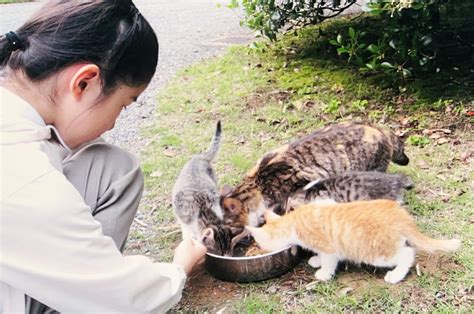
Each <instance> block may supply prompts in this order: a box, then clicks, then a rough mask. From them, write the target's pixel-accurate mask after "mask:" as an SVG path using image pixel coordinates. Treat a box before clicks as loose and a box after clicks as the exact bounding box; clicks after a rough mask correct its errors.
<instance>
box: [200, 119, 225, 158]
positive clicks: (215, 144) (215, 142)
mask: <svg viewBox="0 0 474 314" xmlns="http://www.w3.org/2000/svg"><path fill="white" fill-rule="evenodd" d="M220 141H221V121H217V126H216V133H215V134H214V137H213V138H212V140H211V145H210V146H209V149H208V150H207V151H205V152H204V153H203V154H202V155H203V156H204V158H206V159H207V160H209V161H212V160H213V159H214V157H215V156H216V153H217V151H218V150H219V144H220Z"/></svg>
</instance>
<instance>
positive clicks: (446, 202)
mask: <svg viewBox="0 0 474 314" xmlns="http://www.w3.org/2000/svg"><path fill="white" fill-rule="evenodd" d="M344 23H346V24H347V23H350V22H347V21H345V20H341V21H338V22H335V23H333V24H327V25H326V26H324V27H326V28H327V29H329V28H331V27H335V28H337V27H342V26H343V25H344ZM316 29H317V28H308V29H306V30H303V31H299V33H298V34H289V35H286V36H285V37H284V38H283V39H282V41H280V42H279V43H277V44H269V43H258V44H256V45H251V46H250V47H246V46H236V47H233V48H231V49H229V51H228V52H227V53H226V54H225V55H224V56H222V57H219V58H215V59H211V60H207V61H204V62H201V63H198V64H195V65H193V66H191V67H188V68H186V69H184V70H182V71H181V72H180V73H179V74H178V75H176V77H175V78H174V80H173V81H172V82H171V83H170V84H169V85H168V87H167V88H166V89H165V90H163V91H162V92H161V93H160V94H159V96H158V99H157V110H156V114H155V117H154V121H153V122H152V123H150V124H149V125H147V126H146V127H145V128H144V133H145V134H146V136H147V138H148V139H149V141H148V144H147V145H146V147H144V150H143V153H142V156H141V157H142V160H143V169H144V172H145V175H146V185H147V187H148V191H149V192H148V194H147V195H146V196H145V200H144V205H143V206H142V209H141V211H140V213H139V215H138V217H137V220H136V222H137V223H136V224H134V228H133V230H132V233H131V235H130V241H129V248H128V251H127V253H128V254H133V253H139V254H147V255H149V256H150V257H152V258H154V259H155V260H160V261H163V260H164V261H170V260H171V257H172V254H173V247H174V246H175V245H176V244H177V243H178V242H179V240H180V232H179V228H178V226H177V224H176V222H175V220H174V218H173V213H172V210H171V204H170V203H171V197H170V195H171V189H172V186H173V184H174V180H175V178H176V176H177V175H178V173H179V171H180V170H181V167H182V166H183V165H184V163H185V162H186V161H187V160H189V158H190V157H191V155H192V154H195V153H197V152H200V151H202V150H204V149H206V148H207V147H208V145H209V141H210V139H211V137H212V134H213V133H214V130H215V123H216V122H217V120H221V121H222V124H223V139H222V142H221V143H222V145H221V150H220V151H219V153H218V157H217V160H216V162H215V169H216V172H217V175H218V178H219V184H220V185H222V184H224V183H227V184H231V185H235V184H236V183H237V182H239V180H240V179H241V178H242V176H243V174H244V173H245V172H246V171H247V170H248V169H250V168H251V166H252V165H254V163H255V162H256V161H257V160H258V159H259V158H260V157H261V156H262V154H263V153H264V152H266V151H268V150H270V149H272V148H275V147H277V146H279V145H282V144H284V143H286V142H287V141H290V140H291V139H294V138H295V137H298V136H301V135H304V134H308V133H310V132H312V131H313V130H315V129H317V128H319V127H321V126H322V125H324V124H327V123H331V122H334V121H346V120H354V121H364V122H369V123H374V124H379V125H384V126H386V127H388V128H391V129H393V130H394V131H395V132H399V133H408V134H409V138H408V140H407V149H406V151H407V155H408V156H409V157H410V160H411V161H410V164H409V165H408V166H406V167H402V166H394V165H392V166H391V167H390V169H389V171H390V172H401V173H405V174H407V175H409V176H410V177H411V178H412V179H413V180H414V182H415V185H416V187H415V189H414V190H412V191H410V192H409V193H408V195H407V207H408V209H409V210H410V211H411V213H412V214H413V215H415V216H416V219H417V221H418V225H419V226H420V228H421V229H422V230H423V231H424V232H425V233H426V234H428V235H430V236H433V237H436V238H451V237H455V236H456V237H460V238H461V239H462V241H463V246H462V248H461V249H460V250H459V251H458V252H456V253H455V254H452V255H440V254H436V255H431V256H429V255H426V254H418V256H417V263H418V274H417V271H415V267H414V268H413V269H412V271H411V274H409V275H408V277H407V279H406V280H404V281H403V282H402V283H400V284H398V285H394V286H392V285H388V284H386V283H385V282H384V281H383V276H384V273H385V271H386V270H380V269H374V268H372V267H356V266H354V265H344V264H342V265H341V266H340V269H339V271H338V272H337V274H336V277H335V279H334V280H333V281H331V282H329V283H319V282H315V281H314V270H312V269H311V268H310V267H309V266H307V265H306V260H304V261H303V262H302V263H301V264H300V265H299V266H297V267H296V268H295V269H294V270H293V271H291V272H289V273H287V274H285V275H283V276H282V277H280V278H276V279H272V280H268V281H264V282H260V283H251V284H237V283H228V282H223V281H220V280H217V279H215V278H213V277H210V276H209V275H207V274H206V273H204V271H203V270H202V269H197V270H196V271H195V272H194V274H193V275H192V276H190V278H189V280H188V283H187V285H186V288H185V291H184V294H183V299H182V301H181V302H180V303H179V304H178V305H177V306H176V307H175V310H183V311H198V312H204V311H209V312H216V311H218V310H220V309H223V308H225V310H224V311H225V312H246V313H247V312H248V313H274V312H287V311H294V312H341V311H364V312H365V311H367V312H368V311H371V312H372V311H378V312H380V311H389V312H394V311H414V312H419V311H428V312H471V311H472V306H473V302H474V296H473V285H474V272H473V271H474V251H473V249H472V245H473V241H474V224H473V223H474V212H473V204H474V197H473V194H472V189H473V187H474V183H473V181H474V180H473V179H474V176H473V163H472V161H473V159H474V152H473V147H474V145H473V144H474V138H473V135H472V134H473V133H472V122H473V121H472V118H471V117H469V116H468V114H467V112H468V111H472V110H473V93H474V85H473V82H474V79H473V76H474V73H472V71H471V74H470V75H469V73H468V75H467V76H463V77H462V78H460V79H459V80H461V84H458V83H455V84H454V83H453V84H454V85H450V84H451V83H450V82H452V80H451V81H450V80H449V77H450V75H451V74H447V75H446V77H444V78H441V79H440V80H434V79H425V80H413V81H409V82H407V83H406V85H405V86H401V87H399V88H393V87H392V86H390V84H389V83H388V82H386V81H384V79H383V77H380V76H377V75H372V76H368V75H366V74H364V73H359V72H358V71H356V70H353V69H350V68H349V67H348V66H347V63H346V62H345V61H343V60H342V59H338V58H337V56H335V54H334V52H333V51H327V49H328V48H325V46H324V40H325V39H324V38H322V37H321V36H320V35H318V32H317V31H316ZM325 49H326V50H325ZM330 49H333V48H330ZM459 80H457V81H456V82H459Z"/></svg>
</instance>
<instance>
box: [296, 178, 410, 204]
mask: <svg viewBox="0 0 474 314" xmlns="http://www.w3.org/2000/svg"><path fill="white" fill-rule="evenodd" d="M412 188H413V181H412V180H411V179H410V178H408V177H406V176H404V175H400V174H388V173H382V172H376V171H365V172H347V173H344V174H341V175H337V176H333V177H329V178H324V179H319V180H316V181H313V182H310V183H309V184H308V185H306V186H305V187H304V188H303V190H304V194H305V200H306V201H307V202H308V201H315V200H319V199H332V200H334V201H335V202H337V203H347V202H353V201H363V200H375V199H388V200H395V201H399V202H403V192H404V190H410V189H412Z"/></svg>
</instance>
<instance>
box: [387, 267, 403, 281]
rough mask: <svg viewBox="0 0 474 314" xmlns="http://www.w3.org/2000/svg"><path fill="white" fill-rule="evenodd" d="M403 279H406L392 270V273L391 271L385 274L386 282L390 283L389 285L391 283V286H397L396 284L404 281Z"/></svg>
mask: <svg viewBox="0 0 474 314" xmlns="http://www.w3.org/2000/svg"><path fill="white" fill-rule="evenodd" d="M403 278H404V277H402V276H400V275H399V274H397V273H396V272H394V271H393V270H391V271H389V272H387V273H386V274H385V277H384V280H385V282H388V283H391V284H396V283H399V282H400V281H402V280H403Z"/></svg>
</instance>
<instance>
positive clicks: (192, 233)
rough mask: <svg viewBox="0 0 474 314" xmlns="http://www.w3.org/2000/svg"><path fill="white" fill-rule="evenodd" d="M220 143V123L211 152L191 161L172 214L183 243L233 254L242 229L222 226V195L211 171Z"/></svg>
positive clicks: (178, 183)
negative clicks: (188, 241)
mask: <svg viewBox="0 0 474 314" xmlns="http://www.w3.org/2000/svg"><path fill="white" fill-rule="evenodd" d="M220 139H221V123H220V121H219V122H217V127H216V133H215V135H214V137H213V139H212V141H211V145H210V147H209V149H208V150H207V151H205V152H203V153H200V154H197V155H194V156H193V157H192V158H191V160H190V161H188V162H187V163H186V164H185V165H184V167H183V169H182V170H181V173H180V174H179V176H178V178H177V179H176V182H175V184H174V187H173V192H172V204H173V211H174V214H175V216H176V218H177V220H178V222H179V223H180V225H181V230H182V236H183V239H188V238H193V239H196V240H198V241H201V242H202V243H203V244H204V245H205V246H206V247H207V248H208V250H209V251H210V252H213V253H215V254H220V255H228V254H231V251H232V249H231V246H232V238H233V237H234V235H235V234H237V233H239V232H241V231H242V230H243V229H241V228H240V229H239V228H232V227H230V226H227V225H224V224H223V221H222V220H223V214H222V209H221V206H220V204H219V200H220V194H219V191H218V188H217V179H216V175H215V173H214V170H213V168H212V165H211V163H212V160H213V159H214V157H215V155H216V153H217V150H218V149H219V143H220Z"/></svg>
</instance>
